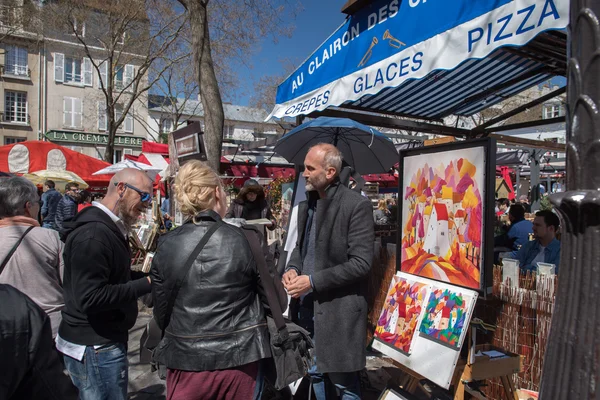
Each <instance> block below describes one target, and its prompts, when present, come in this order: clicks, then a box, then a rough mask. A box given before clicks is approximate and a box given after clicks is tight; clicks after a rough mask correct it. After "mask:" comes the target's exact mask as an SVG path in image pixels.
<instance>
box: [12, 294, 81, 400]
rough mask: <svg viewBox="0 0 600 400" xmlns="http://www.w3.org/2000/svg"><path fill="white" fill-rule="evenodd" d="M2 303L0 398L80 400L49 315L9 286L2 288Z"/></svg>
mask: <svg viewBox="0 0 600 400" xmlns="http://www.w3.org/2000/svg"><path fill="white" fill-rule="evenodd" d="M0 304H1V305H2V306H1V308H0V337H1V339H0V399H2V400H9V399H15V400H16V399H48V400H63V399H64V400H71V399H72V400H75V399H77V397H78V396H77V389H76V388H75V386H73V384H72V383H71V379H69V377H68V376H66V375H65V374H63V371H62V370H63V368H62V364H61V363H60V361H59V359H58V352H57V351H56V350H55V349H54V342H53V341H52V328H51V327H50V319H49V318H48V316H47V315H46V313H45V312H44V311H42V309H41V308H40V307H39V306H38V305H37V304H35V303H34V302H33V300H31V299H30V298H29V297H27V296H26V295H24V294H23V293H21V292H19V291H18V290H17V289H15V288H14V287H12V286H9V285H0Z"/></svg>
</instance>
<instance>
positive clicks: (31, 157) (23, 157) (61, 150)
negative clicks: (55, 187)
mask: <svg viewBox="0 0 600 400" xmlns="http://www.w3.org/2000/svg"><path fill="white" fill-rule="evenodd" d="M109 165H110V164H109V163H107V162H105V161H102V160H98V159H97V158H94V157H90V156H86V155H85V154H81V153H79V152H77V151H73V150H70V149H68V148H66V147H63V146H59V145H57V144H54V143H51V142H41V141H28V142H21V143H16V144H11V145H8V146H1V147H0V171H7V172H10V173H18V174H28V173H31V172H35V171H40V170H43V169H62V170H66V171H71V172H74V173H76V174H77V175H79V176H80V177H81V178H82V179H83V180H84V181H86V182H87V184H88V185H89V186H90V188H93V187H94V186H96V187H106V186H108V182H109V181H110V179H111V178H112V175H92V174H93V173H94V172H96V171H100V170H101V169H103V168H106V167H108V166H109Z"/></svg>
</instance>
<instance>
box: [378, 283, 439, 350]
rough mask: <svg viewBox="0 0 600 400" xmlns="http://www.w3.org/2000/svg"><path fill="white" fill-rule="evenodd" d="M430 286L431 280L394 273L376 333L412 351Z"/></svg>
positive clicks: (399, 346) (397, 345)
mask: <svg viewBox="0 0 600 400" xmlns="http://www.w3.org/2000/svg"><path fill="white" fill-rule="evenodd" d="M428 288H429V285H428V284H425V283H421V282H411V281H409V280H406V279H404V278H402V277H399V276H394V277H393V279H392V283H391V284H390V288H389V290H388V293H387V296H386V299H385V303H384V305H383V309H382V310H381V315H380V317H379V320H378V322H377V328H375V337H376V338H378V339H379V340H381V341H382V342H384V343H386V344H388V345H390V346H392V347H395V348H396V349H398V350H400V351H402V352H404V353H406V354H410V348H411V343H412V339H413V335H414V333H415V331H416V329H417V323H418V321H419V317H420V315H421V312H422V310H423V305H424V302H425V299H426V295H427V290H428Z"/></svg>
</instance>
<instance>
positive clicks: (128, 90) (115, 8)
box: [44, 0, 186, 162]
mask: <svg viewBox="0 0 600 400" xmlns="http://www.w3.org/2000/svg"><path fill="white" fill-rule="evenodd" d="M173 4H177V3H173V2H169V1H161V0H111V1H110V2H105V1H103V0H87V1H78V0H62V1H58V2H55V3H49V4H47V5H45V6H44V11H45V16H46V17H45V32H44V34H45V35H47V36H50V35H56V34H59V33H61V32H65V31H66V32H68V33H69V35H70V37H71V38H74V40H75V42H76V43H78V44H79V45H80V48H81V52H82V53H83V57H84V58H85V59H86V60H89V64H90V65H91V68H92V69H93V70H94V71H96V73H97V74H98V76H99V77H100V79H99V80H98V84H99V88H100V90H101V92H102V95H103V98H104V106H105V110H106V132H107V133H108V144H107V147H106V153H105V159H106V161H109V162H112V159H113V153H114V141H115V136H116V134H117V130H118V129H119V127H120V126H121V125H123V123H124V122H126V119H127V118H131V117H130V115H131V114H130V112H131V111H132V110H133V106H134V104H135V103H136V102H143V101H146V98H145V96H146V94H147V92H148V90H149V89H150V88H151V87H152V86H153V85H154V84H155V83H156V82H157V81H158V80H160V79H161V77H162V74H163V73H164V71H165V70H166V69H167V68H168V65H164V64H163V68H162V69H158V70H157V69H154V70H152V74H150V71H151V67H152V66H153V64H154V63H155V62H156V61H157V60H159V59H161V58H163V57H164V56H165V55H166V54H167V53H168V52H169V51H170V50H171V48H172V47H173V46H174V45H175V43H176V42H177V40H178V37H179V34H180V32H181V31H182V30H183V28H184V26H185V23H186V15H185V13H184V12H183V10H180V11H179V12H178V11H177V9H176V8H175V7H173ZM84 61H85V60H84ZM171 61H172V62H177V59H175V60H171ZM99 114H102V111H99Z"/></svg>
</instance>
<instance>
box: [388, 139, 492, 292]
mask: <svg viewBox="0 0 600 400" xmlns="http://www.w3.org/2000/svg"><path fill="white" fill-rule="evenodd" d="M492 149H494V151H495V142H494V141H493V140H492V139H481V140H472V141H467V142H459V143H451V144H443V145H436V146H430V147H425V148H418V149H410V150H405V151H401V152H400V167H401V171H402V176H401V177H400V184H399V185H400V186H399V193H400V194H401V208H400V209H401V213H400V214H401V218H400V225H399V230H400V232H401V234H400V248H399V252H400V255H399V257H398V264H399V265H398V269H399V270H401V271H403V272H407V273H410V274H414V275H419V276H422V277H425V278H431V279H435V280H439V281H443V282H448V283H450V284H453V285H459V286H464V287H468V288H471V289H476V290H482V289H483V288H484V287H487V286H491V281H490V282H487V283H488V284H486V282H485V279H486V273H485V271H486V270H489V269H490V268H491V257H490V255H488V254H486V253H487V252H488V251H489V250H487V249H486V246H485V243H486V242H487V243H491V241H492V240H493V232H492V230H491V229H486V227H489V226H491V225H492V223H493V222H492V221H493V207H490V206H491V205H493V204H494V203H493V200H494V197H493V196H494V190H493V186H492V185H493V179H494V172H493V171H494V170H493V168H494V167H495V162H494V160H493V157H492V156H491V154H492ZM487 231H490V232H487ZM487 247H489V246H487ZM490 279H491V274H490ZM490 279H488V280H490Z"/></svg>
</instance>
